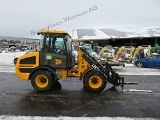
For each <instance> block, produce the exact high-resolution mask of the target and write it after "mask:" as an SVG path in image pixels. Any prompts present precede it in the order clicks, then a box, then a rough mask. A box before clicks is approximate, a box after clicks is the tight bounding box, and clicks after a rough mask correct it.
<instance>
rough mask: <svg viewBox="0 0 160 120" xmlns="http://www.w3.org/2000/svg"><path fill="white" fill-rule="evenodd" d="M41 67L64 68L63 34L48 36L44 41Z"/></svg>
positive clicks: (64, 48) (64, 49)
mask: <svg viewBox="0 0 160 120" xmlns="http://www.w3.org/2000/svg"><path fill="white" fill-rule="evenodd" d="M42 58H43V65H50V66H52V67H54V68H66V46H65V41H64V35H63V34H57V35H55V34H48V35H47V36H46V40H44V49H43V57H42Z"/></svg>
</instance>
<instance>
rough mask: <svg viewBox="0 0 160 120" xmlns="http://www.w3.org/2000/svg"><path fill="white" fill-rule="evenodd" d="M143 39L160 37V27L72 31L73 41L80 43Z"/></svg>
mask: <svg viewBox="0 0 160 120" xmlns="http://www.w3.org/2000/svg"><path fill="white" fill-rule="evenodd" d="M143 37H160V27H154V28H153V27H152V28H151V27H148V28H147V27H146V28H104V29H73V31H72V39H73V40H78V41H85V40H108V39H119V38H143Z"/></svg>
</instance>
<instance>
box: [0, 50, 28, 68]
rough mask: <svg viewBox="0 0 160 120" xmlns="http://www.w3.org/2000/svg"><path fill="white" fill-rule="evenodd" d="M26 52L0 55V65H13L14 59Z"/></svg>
mask: <svg viewBox="0 0 160 120" xmlns="http://www.w3.org/2000/svg"><path fill="white" fill-rule="evenodd" d="M25 53H26V52H9V53H0V65H13V60H14V58H16V57H18V56H21V55H24V54H25Z"/></svg>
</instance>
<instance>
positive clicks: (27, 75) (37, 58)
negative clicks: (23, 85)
mask: <svg viewBox="0 0 160 120" xmlns="http://www.w3.org/2000/svg"><path fill="white" fill-rule="evenodd" d="M33 56H35V57H36V62H35V64H20V60H22V59H25V58H29V57H33ZM38 66H39V52H30V53H27V54H25V55H23V56H20V57H18V60H17V63H16V67H15V72H16V75H17V76H18V77H20V78H21V79H23V80H29V75H30V74H29V73H23V72H20V70H19V69H21V68H25V69H27V68H36V67H38Z"/></svg>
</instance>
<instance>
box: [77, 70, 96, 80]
mask: <svg viewBox="0 0 160 120" xmlns="http://www.w3.org/2000/svg"><path fill="white" fill-rule="evenodd" d="M91 70H93V68H92V67H89V68H87V69H86V70H85V71H84V72H83V73H82V74H81V76H80V77H79V80H82V78H83V77H84V76H85V74H86V73H87V72H89V71H91Z"/></svg>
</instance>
